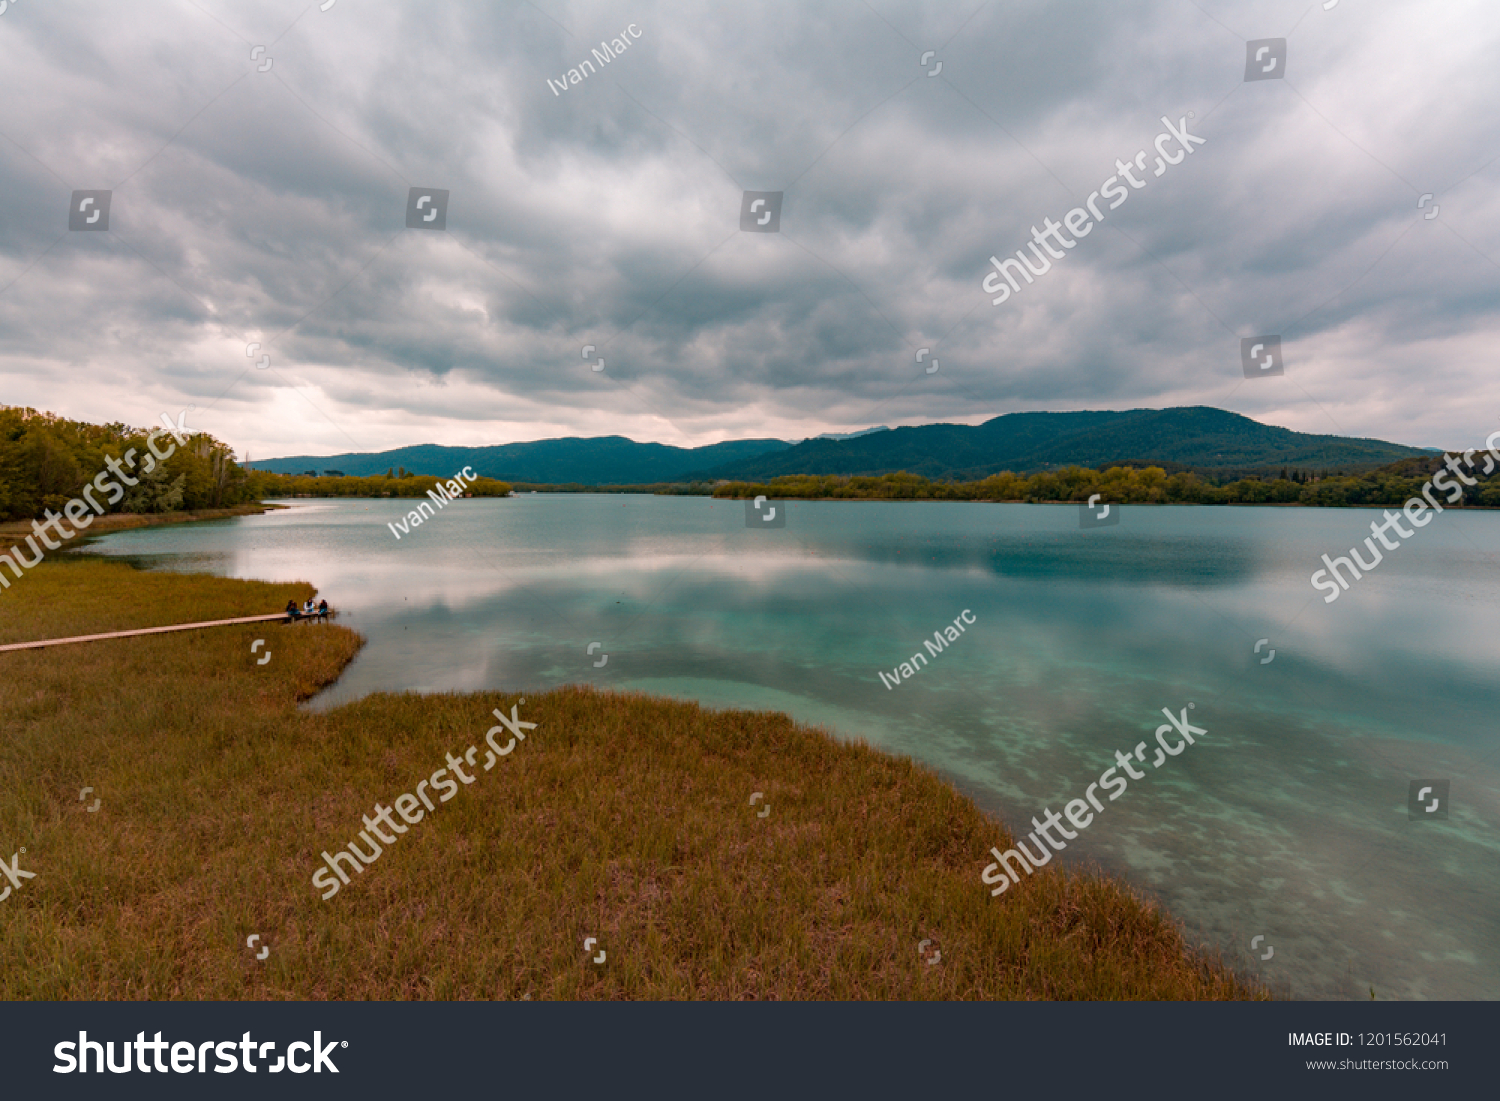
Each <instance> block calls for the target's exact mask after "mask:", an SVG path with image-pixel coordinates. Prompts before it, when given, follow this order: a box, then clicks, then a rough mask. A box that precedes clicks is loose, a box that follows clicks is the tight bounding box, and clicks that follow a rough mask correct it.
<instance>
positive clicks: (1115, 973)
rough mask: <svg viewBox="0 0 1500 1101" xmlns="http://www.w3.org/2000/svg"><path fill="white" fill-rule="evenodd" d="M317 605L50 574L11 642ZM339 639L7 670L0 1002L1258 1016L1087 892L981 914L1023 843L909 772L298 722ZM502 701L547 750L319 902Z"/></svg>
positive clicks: (551, 695) (1050, 885) (392, 720)
mask: <svg viewBox="0 0 1500 1101" xmlns="http://www.w3.org/2000/svg"><path fill="white" fill-rule="evenodd" d="M315 595H316V591H315V589H314V587H313V586H312V585H310V584H308V583H306V582H295V583H287V584H272V583H267V582H257V581H243V580H236V579H230V578H219V577H212V576H207V575H197V574H175V573H165V572H146V571H140V570H136V569H133V568H131V567H130V566H128V565H126V564H124V563H119V562H109V561H101V560H98V559H89V558H83V559H79V560H75V561H71V562H67V563H58V562H51V561H48V562H43V563H41V564H40V565H38V566H37V567H36V568H35V569H34V570H33V571H31V575H30V577H29V578H28V580H27V583H26V584H25V585H20V586H16V587H15V588H14V589H12V590H11V591H10V592H9V593H8V594H7V596H6V598H5V599H4V600H3V601H0V642H17V641H26V640H28V639H31V638H33V637H37V635H38V626H39V625H40V624H43V623H45V624H46V630H47V632H48V633H50V634H53V635H81V634H91V633H96V632H102V631H108V630H118V629H126V628H131V627H149V626H159V625H164V624H168V623H179V622H186V621H201V620H211V619H220V618H229V617H232V616H235V615H241V614H253V613H254V612H256V611H261V610H264V609H266V608H272V609H274V608H278V607H280V606H281V605H282V604H284V603H285V602H286V601H287V600H296V601H298V602H299V603H300V602H302V601H304V600H307V599H309V598H312V597H314V596H315ZM257 638H263V639H265V640H266V641H267V643H268V645H267V646H266V647H264V653H263V654H262V656H263V657H264V656H266V655H269V657H270V660H268V661H260V660H257V658H256V656H255V651H254V650H252V647H251V644H252V642H253V641H254V640H255V639H257ZM362 644H363V640H362V639H361V637H360V636H359V635H357V634H355V633H353V632H352V631H349V630H347V629H345V628H343V627H338V626H335V625H300V626H296V627H291V626H282V625H277V624H254V625H245V626H243V627H241V626H231V627H224V628H216V629H214V630H211V631H203V632H196V633H195V634H194V636H193V637H192V638H191V639H189V638H188V637H186V636H184V635H172V634H165V635H154V636H143V637H140V638H131V639H118V640H107V641H101V642H94V643H88V644H82V645H79V646H75V647H66V648H62V649H60V650H56V651H21V652H16V653H10V654H6V655H4V656H3V657H0V666H3V673H0V728H3V733H4V736H3V738H0V777H3V781H4V782H3V783H0V836H4V837H5V838H7V839H8V840H7V842H6V843H7V844H10V845H14V846H15V847H16V848H17V849H19V848H21V847H22V846H24V847H25V850H26V851H25V853H24V854H23V856H22V861H23V866H24V867H25V868H26V870H27V871H29V872H32V873H34V875H35V878H33V879H28V880H27V881H26V886H25V889H24V890H21V891H18V892H16V893H15V894H14V895H13V896H12V897H11V898H10V899H9V901H8V902H7V903H6V906H7V911H6V921H5V923H4V925H3V926H0V997H4V998H6V999H48V1000H74V999H110V1000H118V999H133V1000H150V999H203V1000H245V999H286V998H294V999H346V1000H353V999H396V998H422V999H499V998H506V999H510V998H521V997H522V996H523V995H524V996H529V997H531V998H533V999H534V1000H544V999H588V1000H594V999H626V998H629V999H686V998H699V999H703V998H708V999H736V1000H738V999H745V998H750V999H830V998H831V999H891V998H900V999H1017V998H1022V999H1153V1000H1178V999H1204V998H1213V999H1265V998H1268V997H1269V996H1270V994H1269V992H1268V991H1267V990H1266V989H1264V988H1263V987H1261V986H1260V985H1258V984H1257V983H1255V982H1252V981H1250V980H1248V979H1245V978H1242V977H1240V976H1237V975H1236V974H1235V973H1234V972H1233V970H1232V969H1231V968H1229V967H1228V966H1227V965H1226V963H1225V962H1224V961H1223V959H1222V958H1220V957H1217V956H1214V955H1211V954H1209V953H1207V952H1205V951H1203V950H1200V949H1195V948H1193V947H1191V946H1190V944H1189V943H1188V941H1187V939H1186V937H1185V936H1184V933H1183V931H1182V928H1181V927H1180V926H1179V925H1178V924H1177V923H1176V922H1175V921H1173V920H1172V919H1171V918H1170V917H1169V916H1168V915H1167V914H1165V913H1164V912H1163V911H1162V910H1161V909H1160V908H1159V907H1157V906H1156V905H1155V904H1153V903H1152V902H1150V901H1148V900H1147V899H1146V898H1145V897H1144V896H1142V895H1140V894H1138V893H1137V892H1136V891H1135V890H1134V889H1133V888H1131V887H1130V886H1129V885H1127V884H1125V883H1124V882H1122V881H1120V880H1118V879H1114V878H1110V877H1106V876H1103V875H1100V874H1099V873H1098V872H1096V871H1092V870H1089V869H1049V870H1048V871H1046V872H1045V873H1042V874H1038V875H1036V876H1032V877H1029V878H1027V879H1026V880H1024V881H1023V882H1021V883H1019V884H1017V885H1016V886H1015V887H1014V888H1012V890H1010V891H1009V892H1007V894H1006V897H1005V899H1004V900H1003V901H997V900H995V899H992V898H991V897H990V895H989V893H988V891H987V890H986V889H985V887H984V886H983V885H982V884H981V883H980V879H979V874H980V870H981V868H982V867H983V866H984V864H985V863H986V862H987V861H988V860H989V859H990V855H989V851H990V849H991V847H999V848H1000V849H1001V850H1002V851H1003V850H1005V849H1007V848H1009V847H1011V845H1012V842H1013V838H1012V837H1011V835H1010V834H1009V832H1008V831H1007V830H1005V829H1004V828H1003V827H1002V826H1001V825H1000V824H999V823H998V822H996V821H994V820H992V819H990V818H987V817H986V816H985V815H984V814H983V813H982V812H981V811H980V810H979V809H978V808H977V807H976V806H975V804H974V803H973V802H972V801H971V800H969V799H968V798H966V797H965V796H963V795H962V794H960V793H959V792H958V791H957V790H956V789H955V788H954V787H953V786H952V785H951V784H949V783H948V782H947V781H945V780H943V779H942V778H940V777H939V776H938V775H936V774H935V773H933V772H931V771H929V770H927V769H925V768H923V767H921V766H919V765H917V764H915V763H914V762H912V761H911V760H909V759H905V758H897V757H893V756H889V755H887V754H884V753H880V752H877V751H876V750H873V749H871V748H869V747H868V746H866V745H864V744H863V743H860V742H847V741H841V740H838V739H836V738H834V737H832V736H831V735H829V734H827V733H826V732H824V731H822V730H820V729H817V728H813V727H808V726H804V725H801V724H798V723H795V722H793V721H791V720H790V719H788V718H787V717H786V716H785V715H782V714H779V713H773V712H748V711H714V710H709V709H706V708H703V707H701V706H699V705H697V704H693V703H684V702H678V701H672V700H666V699H658V698H653V697H647V696H644V695H639V694H627V693H606V692H600V691H597V690H594V689H592V688H589V687H582V686H574V687H564V688H558V689H553V690H549V691H544V692H525V693H521V694H517V693H511V692H493V691H483V692H473V693H467V694H459V693H439V694H432V695H419V694H416V693H413V692H406V693H379V694H376V695H372V696H369V697H366V698H364V699H362V700H359V701H357V702H355V703H351V704H347V705H344V706H341V707H337V708H333V709H331V710H329V711H326V712H312V711H306V710H302V709H299V707H298V703H299V701H303V700H306V699H308V698H310V697H311V696H313V695H314V694H315V693H316V692H317V691H318V690H319V689H320V688H322V687H324V686H326V685H329V684H331V683H333V682H334V681H336V680H337V679H338V677H339V676H340V674H341V673H342V671H343V669H344V668H345V667H346V666H347V664H348V663H349V662H350V661H352V660H353V659H354V657H355V656H356V655H357V653H358V652H359V650H360V648H361V646H362ZM512 707H516V708H519V714H520V717H521V718H522V719H523V720H525V721H527V722H530V723H536V724H537V725H536V727H535V728H534V729H531V730H530V732H529V736H528V738H527V739H526V741H525V742H524V743H521V744H520V745H519V746H518V747H517V749H516V752H515V753H514V754H512V755H510V756H508V757H507V758H506V760H505V767H504V768H496V769H495V770H494V771H493V772H490V773H484V774H482V775H483V782H482V783H479V784H476V785H474V786H473V787H467V786H466V787H465V788H464V789H463V790H461V791H460V792H459V793H458V796H457V798H455V799H453V801H452V802H449V803H446V805H445V807H444V813H443V814H441V815H438V816H435V817H434V818H433V819H432V821H431V822H430V823H426V822H424V824H423V828H422V831H421V832H420V833H415V832H414V833H412V834H409V835H407V837H406V838H405V839H403V843H401V844H398V845H396V846H395V847H394V848H392V849H391V850H390V851H389V852H387V853H386V854H385V855H383V856H382V858H381V859H380V861H379V862H378V863H376V864H373V865H371V866H370V867H368V868H366V869H365V870H364V871H363V872H362V873H361V874H359V875H357V876H352V877H351V882H350V884H349V885H348V886H347V887H345V888H344V889H343V890H342V891H340V892H339V895H338V897H337V898H336V899H335V900H333V901H328V902H325V901H322V900H321V899H320V897H319V893H318V892H317V891H316V890H315V889H313V888H312V887H311V886H309V882H310V879H309V877H310V876H312V875H313V873H314V872H315V871H316V870H317V869H318V868H319V867H320V866H321V864H322V858H321V856H320V853H321V852H323V851H324V850H331V849H336V848H338V847H339V846H340V845H342V844H343V843H344V841H345V840H346V836H347V834H348V833H349V831H350V828H351V823H356V822H358V821H359V818H360V815H361V814H367V813H368V811H369V807H370V806H371V805H373V804H375V803H376V802H377V801H389V800H390V799H391V798H393V797H395V795H396V794H397V793H398V792H400V791H402V790H405V788H406V787H408V786H410V784H411V783H412V782H414V781H415V780H416V779H418V778H419V777H421V776H424V775H426V773H427V772H428V771H430V769H431V767H432V762H433V761H434V760H442V759H443V757H444V755H445V754H451V753H453V752H455V751H456V752H459V753H462V752H463V747H464V746H465V745H469V744H478V743H479V742H481V741H482V740H483V738H484V730H485V727H486V726H489V725H492V721H493V720H492V715H493V709H495V708H500V709H502V710H503V711H505V712H506V713H510V712H511V708H512ZM84 788H92V789H93V791H92V793H91V794H92V795H93V796H95V797H96V798H98V799H99V800H100V804H99V806H98V812H97V813H88V812H87V811H88V808H86V807H85V806H84V805H83V803H82V802H80V799H79V795H78V793H79V792H80V791H81V790H82V789H84ZM753 792H760V793H762V794H763V806H764V807H769V808H770V811H769V813H766V814H761V813H759V812H758V811H757V808H756V807H755V805H753V804H752V802H751V801H750V796H751V794H752V793H753ZM251 934H258V936H259V937H260V943H263V944H264V945H266V946H267V947H269V949H270V952H269V955H268V956H267V957H266V958H265V959H264V960H261V959H259V958H258V957H257V955H256V954H255V953H252V952H250V951H248V950H247V949H246V948H245V943H246V938H247V936H249V935H251ZM585 937H594V938H596V939H597V942H598V944H597V946H598V947H600V948H603V949H606V950H607V953H608V965H607V966H594V965H592V964H590V963H589V961H588V960H587V959H586V958H585V953H584V952H583V950H582V947H581V946H582V944H583V941H584V938H585ZM923 941H927V942H929V943H928V944H927V945H923V944H922V942H923ZM924 947H925V948H926V949H928V952H927V953H925V954H924V952H923V948H924ZM934 948H935V949H938V950H940V952H941V960H940V962H937V963H935V964H933V963H929V962H928V959H929V958H931V955H932V954H931V950H932V949H934Z"/></svg>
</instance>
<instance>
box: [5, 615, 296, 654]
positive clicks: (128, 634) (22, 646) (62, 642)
mask: <svg viewBox="0 0 1500 1101" xmlns="http://www.w3.org/2000/svg"><path fill="white" fill-rule="evenodd" d="M286 618H287V614H286V613H285V612H272V613H271V614H270V615H251V616H244V617H242V618H240V619H211V620H208V621H207V622H205V623H174V624H172V625H171V626H169V627H143V628H141V629H139V630H136V631H110V632H109V633H108V634H103V635H74V636H73V637H72V638H43V639H38V640H37V641H35V642H12V643H10V644H9V645H7V646H0V653H3V652H5V651H6V650H40V649H42V648H44V647H47V646H66V645H68V644H69V643H73V642H98V641H100V640H102V639H106V638H134V637H135V636H136V635H164V634H167V633H169V632H171V631H196V630H199V629H201V628H203V627H228V626H230V625H231V624H234V623H269V622H270V621H271V620H273V619H281V620H285V619H286ZM304 618H307V617H304Z"/></svg>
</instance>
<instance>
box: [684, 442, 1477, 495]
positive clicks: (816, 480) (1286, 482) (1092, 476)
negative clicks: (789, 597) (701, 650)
mask: <svg viewBox="0 0 1500 1101" xmlns="http://www.w3.org/2000/svg"><path fill="white" fill-rule="evenodd" d="M1467 454H1469V455H1471V456H1473V455H1478V456H1482V457H1483V460H1484V463H1485V467H1486V468H1487V470H1484V471H1481V469H1480V468H1475V470H1474V474H1475V477H1474V478H1473V479H1472V481H1473V484H1472V485H1471V484H1467V483H1466V482H1464V481H1460V480H1458V479H1456V478H1452V477H1448V474H1446V473H1438V472H1439V471H1442V470H1443V469H1444V467H1445V466H1446V467H1447V469H1448V471H1449V472H1456V471H1455V470H1454V468H1455V467H1456V466H1457V465H1459V464H1461V463H1462V462H1463V457H1462V456H1461V455H1458V454H1446V455H1442V454H1435V455H1432V456H1431V457H1426V456H1423V457H1414V458H1409V459H1402V460H1400V461H1399V462H1395V463H1391V464H1390V465H1388V466H1384V467H1381V468H1380V469H1378V470H1374V471H1370V472H1369V473H1367V474H1360V475H1339V474H1334V475H1329V474H1315V473H1313V472H1312V471H1301V470H1284V471H1282V472H1281V475H1280V476H1278V477H1276V478H1239V479H1236V480H1235V481H1232V482H1225V483H1223V484H1217V483H1215V482H1214V481H1212V480H1210V479H1208V478H1206V477H1204V476H1203V475H1200V474H1197V473H1194V472H1192V471H1179V472H1178V473H1175V474H1168V473H1167V472H1166V471H1165V470H1164V469H1162V468H1161V467H1157V466H1147V467H1137V466H1112V467H1109V468H1108V469H1104V470H1091V469H1089V468H1087V467H1078V466H1071V467H1065V468H1063V469H1062V470H1058V471H1044V472H1042V473H1038V474H1031V475H1020V474H1012V473H1010V472H1009V471H1005V472H1002V473H999V474H992V475H990V476H989V477H987V478H983V479H979V480H977V481H972V482H934V481H931V480H929V479H927V478H924V477H922V476H921V475H919V474H906V473H899V474H880V475H848V476H841V475H786V476H783V477H780V478H773V479H771V480H770V481H768V482H725V483H720V484H719V485H717V486H715V488H714V491H713V494H714V496H715V497H728V498H741V497H744V498H750V497H757V496H765V497H767V498H771V499H775V500H881V501H979V502H990V503H995V502H1025V503H1029V504H1059V503H1071V502H1085V501H1087V500H1088V499H1089V498H1090V497H1091V496H1093V495H1094V494H1096V493H1097V494H1099V495H1100V499H1101V500H1102V501H1104V502H1106V503H1110V504H1115V503H1120V504H1194V505H1306V506H1310V507H1314V508H1328V507H1339V506H1356V507H1359V506H1364V507H1371V506H1379V505H1402V504H1404V503H1405V502H1406V501H1408V500H1410V499H1411V498H1412V497H1414V496H1416V495H1417V494H1418V493H1419V492H1420V491H1421V488H1422V486H1423V484H1425V483H1426V482H1427V481H1428V480H1429V479H1430V478H1433V476H1434V475H1435V474H1436V475H1437V480H1436V481H1435V482H1434V484H1435V485H1436V486H1437V488H1438V489H1440V490H1444V491H1445V492H1447V493H1448V504H1449V505H1451V506H1452V507H1463V506H1469V507H1481V508H1483V507H1488V508H1495V507H1500V470H1497V469H1496V466H1495V463H1494V461H1493V460H1492V459H1491V457H1490V456H1489V455H1488V454H1486V453H1485V452H1483V451H1478V452H1472V451H1471V452H1468V453H1467ZM1476 461H1477V460H1476ZM1449 463H1452V464H1453V465H1448V464H1449ZM1465 469H1466V470H1467V469H1468V468H1467V467H1465ZM1444 479H1446V481H1447V482H1448V483H1450V484H1443V483H1444Z"/></svg>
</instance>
